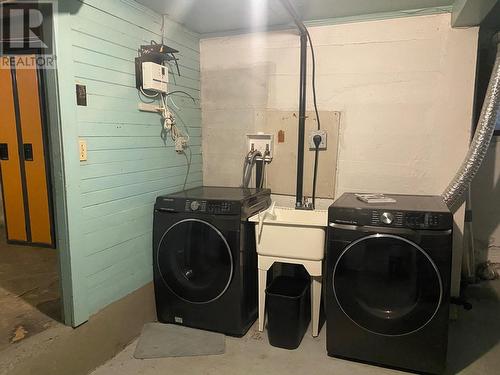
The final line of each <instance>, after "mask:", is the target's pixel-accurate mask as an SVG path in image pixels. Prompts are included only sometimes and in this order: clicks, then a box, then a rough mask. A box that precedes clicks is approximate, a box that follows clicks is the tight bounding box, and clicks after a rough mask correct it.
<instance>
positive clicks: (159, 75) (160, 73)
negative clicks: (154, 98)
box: [142, 62, 168, 93]
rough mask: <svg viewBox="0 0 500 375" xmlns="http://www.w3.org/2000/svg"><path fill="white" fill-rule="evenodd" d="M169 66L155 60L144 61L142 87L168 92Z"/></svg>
mask: <svg viewBox="0 0 500 375" xmlns="http://www.w3.org/2000/svg"><path fill="white" fill-rule="evenodd" d="M167 84H168V67H166V66H164V65H160V64H156V63H154V62H143V63H142V88H143V90H150V91H156V92H162V93H166V92H167Z"/></svg>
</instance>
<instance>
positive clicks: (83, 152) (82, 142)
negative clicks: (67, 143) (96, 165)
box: [78, 139, 87, 161]
mask: <svg viewBox="0 0 500 375" xmlns="http://www.w3.org/2000/svg"><path fill="white" fill-rule="evenodd" d="M78 144H79V150H80V161H86V160H87V142H86V141H85V140H83V139H80V140H79V142H78Z"/></svg>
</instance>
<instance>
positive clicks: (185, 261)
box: [157, 219, 233, 303]
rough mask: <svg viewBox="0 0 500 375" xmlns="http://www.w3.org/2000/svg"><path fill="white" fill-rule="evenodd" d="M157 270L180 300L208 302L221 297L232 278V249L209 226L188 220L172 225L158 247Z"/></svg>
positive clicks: (216, 230) (219, 234) (221, 236)
mask: <svg viewBox="0 0 500 375" xmlns="http://www.w3.org/2000/svg"><path fill="white" fill-rule="evenodd" d="M157 251H158V254H157V259H158V269H159V272H160V275H161V277H162V279H163V281H164V283H165V285H166V286H167V287H168V288H169V289H170V290H171V291H172V292H173V293H175V294H176V295H177V296H178V297H179V298H181V299H183V300H185V301H187V302H191V303H208V302H212V301H214V300H216V299H218V298H219V297H220V296H222V295H223V294H224V292H225V291H226V290H227V288H228V287H229V284H230V283H231V278H232V276H233V257H232V254H231V249H230V247H229V245H228V243H227V241H226V239H225V238H224V236H223V235H222V233H221V232H220V231H219V230H218V229H217V228H216V227H214V226H213V225H212V224H210V223H207V222H205V221H202V220H197V219H187V220H182V221H179V222H178V223H176V224H174V225H172V226H171V227H170V228H169V229H168V230H167V231H166V232H165V234H164V235H163V237H162V239H161V241H160V244H159V246H158V249H157Z"/></svg>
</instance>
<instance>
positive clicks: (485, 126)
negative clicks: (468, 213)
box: [441, 33, 500, 212]
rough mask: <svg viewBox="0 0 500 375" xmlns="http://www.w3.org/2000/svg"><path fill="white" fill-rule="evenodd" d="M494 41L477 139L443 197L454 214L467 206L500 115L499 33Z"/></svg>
mask: <svg viewBox="0 0 500 375" xmlns="http://www.w3.org/2000/svg"><path fill="white" fill-rule="evenodd" d="M493 40H494V42H495V44H496V47H497V53H496V59H495V64H494V66H493V70H492V72H491V78H490V82H489V84H488V89H487V91H486V97H485V99H484V103H483V107H482V109H481V115H480V117H479V122H478V125H477V128H476V131H475V133H474V138H473V139H472V142H471V144H470V148H469V151H468V153H467V156H466V157H465V159H464V161H463V163H462V165H461V167H460V169H459V170H458V172H457V174H456V175H455V177H454V178H453V180H452V181H451V182H450V184H449V185H448V187H447V188H446V190H445V191H444V192H443V194H442V196H441V197H442V198H443V200H444V202H445V203H446V205H447V206H448V208H449V209H450V210H451V211H452V212H455V211H456V210H458V208H459V207H460V206H461V204H462V203H463V201H464V194H465V192H466V191H467V189H468V188H469V185H470V183H471V181H472V179H473V178H474V176H475V175H476V173H477V171H478V170H479V167H480V166H481V163H482V162H483V160H484V157H485V156H486V153H487V152H488V148H489V146H490V142H491V138H492V137H493V133H494V131H495V124H496V118H497V116H500V113H499V112H500V33H497V34H495V36H494V37H493Z"/></svg>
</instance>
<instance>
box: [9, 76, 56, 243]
mask: <svg viewBox="0 0 500 375" xmlns="http://www.w3.org/2000/svg"><path fill="white" fill-rule="evenodd" d="M39 93H40V82H39V78H38V72H37V70H36V68H25V67H14V68H12V69H5V67H3V68H0V95H1V98H0V99H1V100H0V159H4V160H1V162H0V163H1V164H0V166H1V177H2V192H3V201H4V211H5V222H6V228H7V240H9V241H10V242H24V243H32V244H36V245H47V246H53V245H54V238H53V222H52V215H51V209H52V207H51V204H50V199H49V198H50V195H49V194H50V192H49V189H48V181H49V179H48V178H47V176H48V174H47V172H48V171H47V163H46V149H45V142H44V139H45V136H44V121H43V116H42V115H43V113H42V106H41V98H40V94H39Z"/></svg>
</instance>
